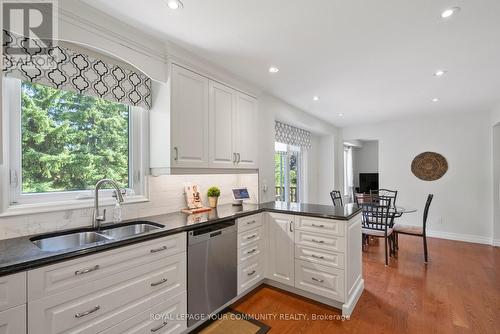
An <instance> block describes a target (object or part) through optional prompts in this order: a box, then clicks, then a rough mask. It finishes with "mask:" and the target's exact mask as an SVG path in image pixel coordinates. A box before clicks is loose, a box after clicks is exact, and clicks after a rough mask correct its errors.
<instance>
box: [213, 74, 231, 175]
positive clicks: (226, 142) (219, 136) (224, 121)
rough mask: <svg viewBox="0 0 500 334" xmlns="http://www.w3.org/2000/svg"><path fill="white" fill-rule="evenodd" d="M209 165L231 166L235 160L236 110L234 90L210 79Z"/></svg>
mask: <svg viewBox="0 0 500 334" xmlns="http://www.w3.org/2000/svg"><path fill="white" fill-rule="evenodd" d="M209 91H210V97H209V103H210V106H209V122H210V131H209V132H210V145H209V152H210V153H209V161H210V167H218V168H233V167H234V164H235V162H236V156H235V150H234V145H233V124H234V118H235V111H236V91H235V90H234V89H231V88H229V87H227V86H224V85H222V84H219V83H217V82H214V81H210V84H209Z"/></svg>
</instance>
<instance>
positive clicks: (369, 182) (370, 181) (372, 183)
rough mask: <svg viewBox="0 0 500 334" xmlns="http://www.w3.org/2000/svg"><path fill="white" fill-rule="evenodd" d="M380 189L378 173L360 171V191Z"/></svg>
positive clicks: (366, 191)
mask: <svg viewBox="0 0 500 334" xmlns="http://www.w3.org/2000/svg"><path fill="white" fill-rule="evenodd" d="M377 189H378V173H359V192H360V193H368V192H370V190H377Z"/></svg>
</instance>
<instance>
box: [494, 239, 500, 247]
mask: <svg viewBox="0 0 500 334" xmlns="http://www.w3.org/2000/svg"><path fill="white" fill-rule="evenodd" d="M493 246H496V247H500V239H493Z"/></svg>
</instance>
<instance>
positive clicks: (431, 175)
mask: <svg viewBox="0 0 500 334" xmlns="http://www.w3.org/2000/svg"><path fill="white" fill-rule="evenodd" d="M447 171H448V162H447V161H446V158H445V157H443V156H442V155H441V154H439V153H435V152H424V153H420V154H419V155H417V156H416V157H415V159H413V161H412V163H411V172H412V173H413V174H415V176H416V177H418V178H419V179H421V180H424V181H435V180H438V179H440V178H441V177H442V176H443V175H444V174H446V172H447Z"/></svg>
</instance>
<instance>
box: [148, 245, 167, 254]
mask: <svg viewBox="0 0 500 334" xmlns="http://www.w3.org/2000/svg"><path fill="white" fill-rule="evenodd" d="M167 249H168V247H167V246H162V247H160V248H154V249H152V250H150V252H151V253H158V252H162V251H164V250H167Z"/></svg>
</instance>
